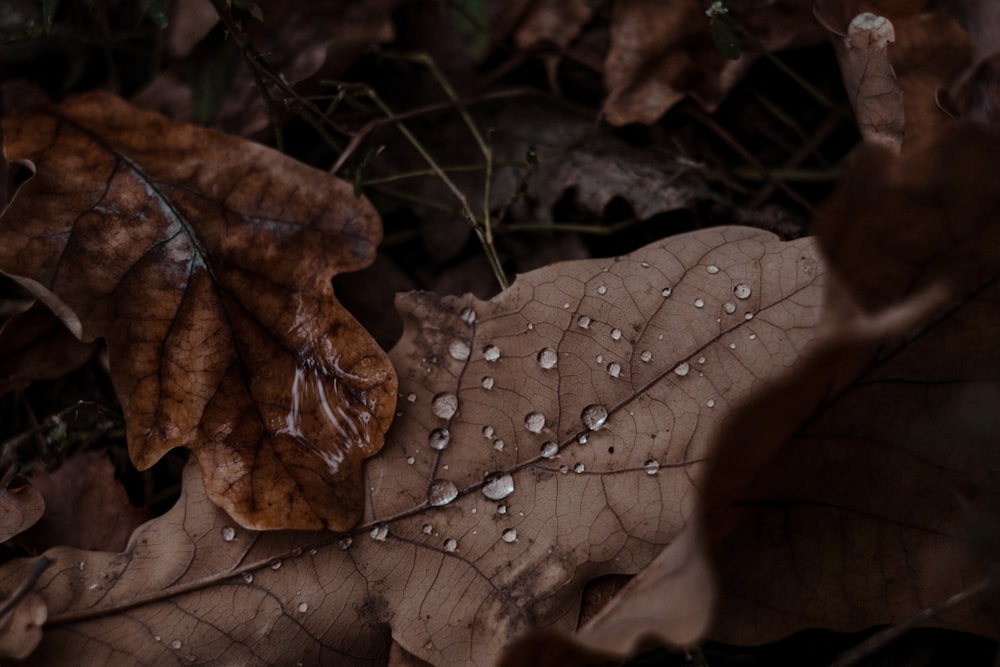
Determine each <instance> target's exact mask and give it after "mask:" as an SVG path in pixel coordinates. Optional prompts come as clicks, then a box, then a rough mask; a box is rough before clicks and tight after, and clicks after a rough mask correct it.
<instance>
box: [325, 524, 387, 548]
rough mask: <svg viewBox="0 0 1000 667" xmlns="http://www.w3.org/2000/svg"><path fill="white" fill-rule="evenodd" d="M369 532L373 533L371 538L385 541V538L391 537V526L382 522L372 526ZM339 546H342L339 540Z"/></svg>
mask: <svg viewBox="0 0 1000 667" xmlns="http://www.w3.org/2000/svg"><path fill="white" fill-rule="evenodd" d="M368 534H369V535H371V538H372V539H373V540H375V541H376V542H385V538H387V537H389V527H388V526H386V525H384V524H381V523H380V524H376V525H375V526H373V527H372V530H371V532H370V533H368ZM337 546H340V543H339V542H338V543H337Z"/></svg>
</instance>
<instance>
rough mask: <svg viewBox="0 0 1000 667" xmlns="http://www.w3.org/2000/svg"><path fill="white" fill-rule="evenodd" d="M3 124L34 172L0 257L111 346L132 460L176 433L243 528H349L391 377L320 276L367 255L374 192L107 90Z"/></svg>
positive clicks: (87, 334) (0, 237)
mask: <svg viewBox="0 0 1000 667" xmlns="http://www.w3.org/2000/svg"><path fill="white" fill-rule="evenodd" d="M4 134H5V138H6V144H5V154H6V156H7V158H8V159H9V160H19V161H21V162H23V163H25V164H28V165H29V166H30V167H31V169H33V170H34V176H33V177H32V178H30V179H29V180H28V181H27V182H26V183H25V184H24V185H23V186H22V187H21V188H20V189H19V190H18V191H17V193H16V194H15V197H14V200H13V201H12V202H11V204H10V206H9V207H8V208H7V210H6V211H5V213H4V215H3V217H2V218H0V268H2V269H3V270H5V271H7V272H8V273H10V274H11V275H13V276H16V277H18V278H19V279H20V282H22V283H23V284H24V285H25V286H26V287H28V288H29V289H30V290H31V291H32V292H33V293H34V294H35V296H36V297H37V298H39V299H40V300H42V301H44V302H46V303H47V304H48V305H50V306H51V307H53V308H54V310H55V311H56V312H57V313H58V314H59V315H60V316H61V317H62V319H63V321H64V322H65V323H66V324H67V326H69V327H70V329H71V330H72V331H73V332H74V333H75V334H76V335H77V336H78V337H80V338H81V339H83V340H85V341H90V340H93V339H94V338H96V337H99V336H101V337H104V338H105V339H106V340H107V343H108V349H109V353H110V356H111V374H112V381H113V383H114V386H115V391H116V392H117V394H118V397H119V399H120V400H121V403H122V407H123V408H124V411H125V417H126V422H127V435H128V442H129V452H130V454H131V456H132V460H133V461H134V462H135V464H136V465H137V466H138V467H139V468H141V469H145V468H148V467H149V466H151V465H153V463H155V462H156V461H157V460H158V459H159V458H160V457H161V456H163V454H164V453H166V452H167V451H168V450H170V449H172V448H174V447H178V446H184V447H188V448H190V449H191V450H192V451H193V452H194V453H195V455H196V456H197V457H198V460H199V462H200V463H201V465H202V470H203V473H204V475H205V480H206V484H207V486H208V494H209V497H210V498H211V499H212V500H213V502H216V503H219V504H220V505H221V506H222V507H223V508H225V509H226V511H227V512H229V513H230V514H231V515H232V516H233V517H234V519H236V520H237V521H238V522H240V523H241V524H243V525H247V526H253V527H256V528H262V529H263V528H282V527H297V528H322V527H328V528H333V529H339V530H343V529H346V528H349V527H350V526H352V525H353V524H354V523H355V522H356V521H357V519H358V517H359V516H360V512H361V505H362V500H363V498H362V491H361V462H362V461H363V459H364V458H366V457H368V456H371V455H372V454H374V453H375V452H377V451H378V450H379V449H380V447H381V445H382V442H383V434H384V432H385V430H386V428H387V427H388V424H389V421H390V420H391V418H392V410H393V405H394V401H395V396H394V394H395V379H394V375H393V371H392V368H391V366H390V363H389V361H388V359H387V358H386V356H385V354H384V353H383V352H382V351H381V350H380V349H379V348H378V346H377V345H375V343H374V342H373V341H372V340H371V339H370V337H369V336H368V335H367V334H366V333H365V332H364V330H363V329H361V328H360V326H358V325H357V324H356V323H355V322H354V320H353V318H351V316H350V315H349V314H348V313H347V312H346V311H344V310H343V309H342V308H341V307H340V306H339V304H338V303H337V301H336V299H335V298H334V296H333V292H332V288H331V286H330V277H331V275H332V274H333V273H335V272H339V271H350V270H354V269H357V268H360V267H362V266H364V265H366V264H367V263H369V262H370V261H371V258H372V255H373V253H374V246H375V244H376V243H377V242H378V240H379V238H380V235H381V229H380V225H379V221H378V218H377V215H376V214H375V212H374V210H373V209H372V208H371V206H370V205H369V204H368V203H367V202H366V201H364V200H356V199H355V198H354V196H353V195H352V194H351V187H350V186H349V185H347V184H346V183H343V182H341V181H338V180H337V179H335V178H333V177H330V176H329V175H327V174H325V173H323V172H321V171H318V170H315V169H312V168H309V167H306V166H304V165H302V164H301V163H298V162H296V161H294V160H291V159H289V158H286V157H284V156H282V155H281V154H279V153H277V152H275V151H273V150H270V149H267V148H264V147H263V146H259V145H257V144H253V143H250V142H246V141H243V140H240V139H238V138H235V137H230V136H226V135H223V134H220V133H216V132H213V131H210V130H203V129H199V128H195V127H191V126H182V125H174V124H171V123H170V122H169V121H167V120H166V119H164V118H163V117H161V116H158V115H156V114H152V113H148V112H143V111H139V110H137V109H135V108H133V107H131V106H129V105H127V104H126V103H125V102H123V101H121V100H119V99H117V98H115V97H112V96H109V95H104V94H91V95H87V96H85V97H81V98H78V99H76V100H72V101H70V102H67V103H65V104H63V105H61V106H59V107H55V108H49V109H43V110H38V111H36V112H34V113H33V114H31V115H26V116H18V117H15V118H14V119H12V120H10V121H7V122H5V123H4Z"/></svg>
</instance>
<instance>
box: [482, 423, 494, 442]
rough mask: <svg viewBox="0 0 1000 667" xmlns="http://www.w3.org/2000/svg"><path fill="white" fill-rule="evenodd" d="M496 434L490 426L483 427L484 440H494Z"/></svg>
mask: <svg viewBox="0 0 1000 667" xmlns="http://www.w3.org/2000/svg"><path fill="white" fill-rule="evenodd" d="M494 433H496V431H494V430H493V427H492V426H490V425H489V424H487V425H486V426H484V427H483V437H484V438H486V439H489V440H492V439H493V434H494Z"/></svg>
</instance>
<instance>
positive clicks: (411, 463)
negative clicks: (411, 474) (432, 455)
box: [406, 456, 417, 465]
mask: <svg viewBox="0 0 1000 667" xmlns="http://www.w3.org/2000/svg"><path fill="white" fill-rule="evenodd" d="M406 462H407V463H409V464H410V465H413V464H414V463H416V462H417V460H416V459H415V458H413V457H412V456H407V457H406Z"/></svg>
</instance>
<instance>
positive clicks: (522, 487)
mask: <svg viewBox="0 0 1000 667" xmlns="http://www.w3.org/2000/svg"><path fill="white" fill-rule="evenodd" d="M823 280H824V268H823V266H822V264H821V262H820V261H819V259H818V255H817V253H816V250H815V246H814V244H813V243H812V242H811V241H810V240H800V241H794V242H787V243H784V242H780V241H778V240H777V239H776V238H775V237H774V236H773V235H771V234H769V233H766V232H761V231H758V230H752V229H745V228H736V227H729V228H718V229H708V230H703V231H700V232H696V233H692V234H687V235H681V236H676V237H673V238H670V239H667V240H665V241H661V242H658V243H655V244H653V245H650V246H647V247H646V248H644V249H641V250H639V251H636V252H635V253H633V254H632V255H629V256H626V257H620V258H617V259H604V260H585V261H578V262H566V263H562V264H556V265H552V266H549V267H546V268H544V269H540V270H538V271H534V272H532V273H529V274H526V275H523V276H521V277H520V278H519V279H518V280H517V281H516V282H515V283H514V285H513V286H512V287H511V288H510V289H509V290H507V291H506V292H504V293H503V294H501V295H499V296H497V297H495V298H494V299H493V300H491V301H488V302H484V301H478V300H476V299H474V298H472V297H468V296H467V297H462V298H457V297H438V296H435V295H433V294H428V293H412V294H408V295H403V296H401V297H400V298H399V301H398V305H399V309H400V311H401V313H402V315H403V319H404V321H405V324H406V330H405V333H404V336H403V339H402V340H401V342H400V343H399V344H398V345H397V346H396V347H395V348H394V349H393V351H392V353H391V356H392V359H393V361H394V363H395V364H396V367H397V369H398V370H399V373H400V395H401V397H402V398H401V400H400V403H399V410H400V416H399V417H398V418H397V420H396V422H395V423H394V426H393V428H392V429H391V431H390V433H389V441H388V443H387V446H386V448H385V449H384V450H383V451H382V452H381V453H380V455H379V456H377V457H374V458H372V459H371V460H369V462H368V463H367V465H366V467H365V478H366V484H365V486H366V488H367V491H368V501H369V502H368V504H367V505H366V510H365V517H364V521H363V523H362V524H361V525H360V526H358V527H357V528H355V529H354V530H352V531H350V532H349V533H346V534H343V535H335V536H328V535H324V534H315V533H288V532H284V533H263V534H261V533H254V532H249V531H245V530H242V529H240V528H239V527H237V526H234V524H233V523H232V521H231V520H230V519H229V518H228V517H226V515H224V514H223V513H221V512H218V511H216V510H215V509H214V508H212V507H210V506H207V505H206V504H205V502H204V490H203V486H202V482H201V480H200V478H199V477H198V476H197V475H194V474H192V472H191V471H190V470H189V471H188V473H187V475H186V478H185V490H184V494H183V496H182V499H181V501H180V502H179V503H178V505H177V506H176V507H175V508H174V509H173V510H171V512H170V513H168V514H167V515H165V516H163V517H161V518H159V519H156V520H154V521H152V522H150V523H147V524H145V525H144V526H143V527H140V528H139V529H138V530H137V531H136V533H135V534H134V535H133V537H132V540H131V541H130V544H129V548H128V549H127V550H126V551H125V552H124V553H123V554H95V553H87V552H81V551H79V550H72V549H66V548H60V549H56V550H52V551H50V552H48V554H47V555H48V557H49V558H52V559H54V560H56V561H57V564H56V565H54V566H53V567H52V568H50V571H51V574H50V575H46V576H45V577H43V580H42V581H41V582H40V585H39V590H40V591H42V592H43V594H44V595H45V598H46V601H47V603H48V604H49V608H50V614H51V616H50V619H51V622H50V626H49V627H47V629H46V632H47V636H46V640H45V641H44V642H43V644H42V647H41V649H40V651H39V653H38V654H37V655H36V656H35V660H36V661H38V664H41V663H44V662H45V661H50V662H51V661H57V660H58V659H59V656H60V655H61V653H60V652H61V651H64V650H70V651H76V652H78V653H79V654H81V655H82V654H86V655H88V656H90V655H94V656H95V658H94V660H95V662H98V661H100V660H108V659H110V658H112V657H127V658H128V659H130V660H138V661H146V662H157V661H162V660H173V659H177V658H178V657H179V658H181V659H187V656H190V659H191V660H193V661H195V662H197V661H199V660H209V659H210V658H211V656H219V655H225V656H226V658H227V659H231V660H232V661H234V662H238V663H241V664H274V663H275V662H281V663H283V664H295V663H296V662H299V661H301V662H303V663H304V664H338V665H339V664H343V665H351V664H368V663H371V662H379V661H384V660H385V659H386V656H387V654H388V650H389V644H390V636H389V635H390V631H391V640H394V641H395V642H397V643H398V644H399V645H400V646H401V647H402V648H403V649H405V650H406V651H407V652H409V653H411V654H413V655H415V656H417V657H419V658H421V659H423V660H428V661H430V662H431V663H433V664H436V665H492V664H494V663H495V662H496V659H497V657H498V655H499V653H500V652H501V650H502V649H503V647H504V646H505V645H506V644H507V643H508V642H509V641H510V640H511V639H512V638H513V637H515V636H517V635H519V634H520V633H523V632H524V631H526V630H528V629H530V628H533V627H539V626H549V627H552V628H561V629H563V630H572V629H574V628H575V627H576V624H577V619H578V613H579V607H580V597H581V594H582V591H583V588H584V586H585V585H586V584H587V582H588V581H590V580H591V579H592V578H594V577H597V576H600V575H602V574H607V573H634V572H636V571H638V570H639V569H641V568H642V567H643V566H645V565H646V564H647V563H649V562H650V561H651V560H652V559H653V558H654V557H655V556H656V554H657V552H658V551H659V550H660V549H662V548H663V546H664V545H666V544H668V543H670V542H671V541H673V540H674V539H675V538H676V537H677V535H678V534H679V532H680V531H681V530H682V529H683V528H684V526H685V525H686V523H687V521H688V518H689V516H690V514H691V512H692V509H693V507H694V503H695V500H696V496H697V488H698V484H699V480H701V479H702V477H703V475H704V470H705V466H706V462H707V460H708V459H709V458H710V457H711V456H712V452H711V451H710V449H709V443H710V442H711V434H712V432H713V430H714V427H715V426H716V425H717V424H718V423H719V422H720V421H721V420H722V419H723V418H724V417H725V415H726V414H727V412H728V410H729V409H730V408H731V406H733V405H734V404H736V403H739V402H742V401H743V400H744V399H745V398H746V397H747V396H748V394H749V393H750V392H751V391H752V390H754V389H756V388H758V387H759V386H761V385H762V384H767V383H770V382H772V381H773V380H774V378H775V377H776V376H778V375H780V374H781V373H782V372H783V371H784V369H786V368H787V367H789V366H790V365H791V364H792V363H794V362H795V361H796V360H797V359H798V358H799V357H800V356H801V355H802V354H803V353H804V351H805V350H806V349H807V348H808V347H809V345H810V344H811V341H812V339H813V336H814V328H815V327H814V325H815V323H816V321H817V319H818V317H819V313H820V311H821V304H820V300H821V296H822V291H823ZM80 561H86V567H84V568H82V569H81V568H79V567H77V563H79V562H80ZM30 566H31V561H21V562H19V563H13V564H11V565H9V566H8V567H7V568H6V569H5V570H3V571H2V572H0V589H2V588H4V587H6V586H9V585H11V584H12V583H13V582H14V581H16V580H17V578H18V577H20V576H22V575H23V573H24V571H26V570H27V569H28V568H30ZM102 573H103V575H102ZM95 584H96V585H95ZM137 601H138V604H136V602H137ZM223 601H224V602H223ZM126 607H127V608H126ZM123 622H125V623H128V625H129V627H131V628H132V629H133V630H134V631H132V632H128V633H122V632H120V631H118V630H116V628H120V627H121V625H120V624H121V623H123ZM84 649H86V651H85V650H84Z"/></svg>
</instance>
